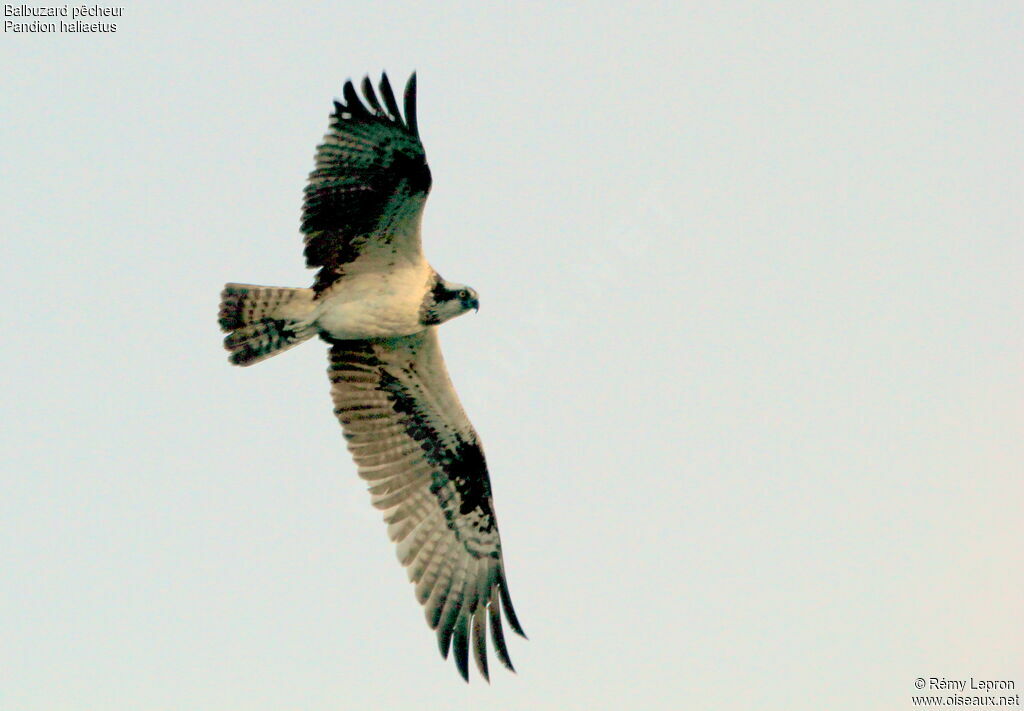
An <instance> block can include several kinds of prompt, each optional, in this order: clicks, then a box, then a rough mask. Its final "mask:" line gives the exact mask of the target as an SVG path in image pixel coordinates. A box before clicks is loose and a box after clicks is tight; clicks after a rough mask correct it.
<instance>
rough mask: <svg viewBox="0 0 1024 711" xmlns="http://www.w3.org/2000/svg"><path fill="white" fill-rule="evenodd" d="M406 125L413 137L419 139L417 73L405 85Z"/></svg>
mask: <svg viewBox="0 0 1024 711" xmlns="http://www.w3.org/2000/svg"><path fill="white" fill-rule="evenodd" d="M405 125H406V126H407V127H408V128H409V132H410V133H412V135H414V136H416V137H417V138H418V137H419V135H420V129H419V125H418V124H417V122H416V72H413V73H412V76H410V77H409V82H408V83H407V84H406V85H405Z"/></svg>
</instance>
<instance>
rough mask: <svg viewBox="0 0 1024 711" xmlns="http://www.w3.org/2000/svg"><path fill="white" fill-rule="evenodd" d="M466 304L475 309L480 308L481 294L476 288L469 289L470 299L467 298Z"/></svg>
mask: <svg viewBox="0 0 1024 711" xmlns="http://www.w3.org/2000/svg"><path fill="white" fill-rule="evenodd" d="M466 306H467V307H468V306H472V307H473V311H479V310H480V296H479V294H477V293H476V290H475V289H470V290H469V299H467V300H466Z"/></svg>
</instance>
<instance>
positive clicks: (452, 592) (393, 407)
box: [328, 328, 523, 678]
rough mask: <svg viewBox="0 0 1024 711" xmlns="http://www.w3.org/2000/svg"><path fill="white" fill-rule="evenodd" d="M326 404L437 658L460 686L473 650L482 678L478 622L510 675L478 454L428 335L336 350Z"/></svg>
mask: <svg viewBox="0 0 1024 711" xmlns="http://www.w3.org/2000/svg"><path fill="white" fill-rule="evenodd" d="M328 374H329V375H330V378H331V395H332V397H333V400H334V408H335V409H334V411H335V414H337V416H338V419H339V420H340V421H341V424H342V427H343V430H344V433H345V438H346V439H347V440H348V448H349V450H350V451H351V452H352V456H353V458H354V459H355V461H356V464H357V466H358V468H359V475H360V476H361V477H363V478H364V479H366V480H367V481H368V482H369V484H370V487H369V488H370V493H371V495H372V503H373V505H374V506H376V507H377V508H379V509H382V510H383V511H384V520H385V521H386V522H387V524H388V535H389V536H390V537H391V540H392V541H394V542H395V543H396V544H397V545H398V558H399V561H400V562H401V563H402V565H404V566H406V567H407V568H408V573H409V579H410V580H411V581H412V582H413V583H415V584H416V597H417V599H418V600H419V601H420V603H421V604H422V605H423V606H424V609H425V612H426V617H427V623H428V624H429V625H430V627H431V628H433V629H436V630H437V639H438V644H439V646H440V649H441V653H442V655H444V656H445V657H447V656H448V650H449V648H451V649H453V650H454V656H455V662H456V664H457V666H458V668H459V671H460V673H461V674H462V676H463V677H464V678H468V650H469V644H470V641H472V645H473V655H474V658H475V659H476V663H477V667H478V668H479V670H480V673H481V674H482V675H483V676H484V678H487V676H488V672H487V653H486V623H487V621H488V619H489V622H490V628H491V637H492V642H493V646H494V651H495V653H496V654H497V655H498V658H499V659H500V660H501V662H502V663H503V664H504V665H505V666H506V667H508V668H509V669H512V662H511V661H510V659H509V655H508V650H507V648H506V646H505V640H504V635H503V632H502V623H501V613H500V609H501V608H503V609H504V611H505V618H506V619H507V620H508V623H509V624H510V625H511V626H512V629H513V630H514V631H515V632H517V633H518V634H521V635H522V634H523V631H522V627H521V626H520V624H519V622H518V620H517V619H516V614H515V611H514V610H513V608H512V602H511V600H510V598H509V593H508V586H507V584H506V582H505V573H504V566H503V563H502V556H501V541H500V539H499V536H498V526H497V521H496V520H495V516H494V509H493V502H492V498H491V488H490V480H489V478H488V475H487V465H486V463H485V461H484V455H483V450H482V449H481V448H480V443H479V441H478V439H477V436H476V432H475V431H474V430H473V427H472V425H471V424H470V423H469V420H468V419H467V418H466V415H465V412H464V411H463V409H462V405H461V404H460V403H459V399H458V396H457V395H456V394H455V390H454V388H453V387H452V384H451V380H450V379H449V377H448V372H447V370H446V369H445V366H444V360H443V358H442V356H441V349H440V346H439V344H438V339H437V333H436V329H435V328H430V329H427V330H425V331H422V332H420V333H418V334H414V335H412V336H406V337H402V338H393V339H386V340H375V341H337V342H335V343H333V345H332V348H331V351H330V367H329V368H328Z"/></svg>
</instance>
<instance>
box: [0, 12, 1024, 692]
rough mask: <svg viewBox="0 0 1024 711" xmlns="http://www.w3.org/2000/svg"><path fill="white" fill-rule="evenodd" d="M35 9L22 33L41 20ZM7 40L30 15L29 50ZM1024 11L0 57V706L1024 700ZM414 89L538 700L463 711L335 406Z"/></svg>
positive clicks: (364, 21)
mask: <svg viewBox="0 0 1024 711" xmlns="http://www.w3.org/2000/svg"><path fill="white" fill-rule="evenodd" d="M33 6H34V7H35V6H36V5H33ZM8 19H9V18H8ZM1022 21H1024V9H1022V5H1021V4H1020V3H1018V2H974V3H963V2H944V1H935V2H928V3H919V2H892V1H891V0H888V1H886V2H862V3H821V2H801V3H796V2H786V3H771V4H766V3H754V2H746V3H738V2H737V3H733V2H714V3H669V2H664V3H655V2H635V3H628V4H627V3H598V2H594V3H589V4H587V5H577V6H574V7H572V8H569V7H568V6H566V5H564V4H561V3H559V4H555V3H546V4H545V3H515V4H512V3H471V2H464V3H425V2H359V3H355V2H335V3H316V2H295V3H287V4H282V3H270V2H248V3H234V4H228V3H216V2H202V3H200V2H173V3H156V2H137V3H135V2H133V3H130V4H128V5H126V6H125V9H124V13H123V16H122V17H120V18H117V32H116V33H113V34H92V35H84V34H82V35H71V34H59V33H55V34H48V35H40V34H35V35H26V34H17V35H16V34H13V33H5V34H4V36H3V37H2V41H0V60H2V63H3V67H4V72H3V79H2V93H0V114H2V115H3V117H4V125H3V130H2V131H0V156H2V159H0V171H2V174H3V186H4V189H3V191H2V193H0V201H2V204H0V206H2V211H0V215H2V220H3V222H2V234H3V238H4V239H3V256H2V259H0V271H2V279H0V283H2V285H3V286H2V288H3V293H4V299H5V303H6V304H7V307H6V309H5V315H4V318H3V324H4V329H5V331H6V332H7V334H8V336H7V339H6V347H4V348H3V349H0V365H2V372H3V373H4V376H5V377H4V390H5V393H4V397H3V410H4V412H3V417H4V419H3V423H4V426H3V431H2V432H0V443H2V450H3V451H2V461H3V473H2V480H0V484H2V488H3V496H2V497H0V550H2V553H3V573H2V575H0V616H2V628H3V633H2V635H0V708H2V709H11V710H13V711H83V710H84V711H93V710H96V711H107V710H110V711H165V710H166V711H183V710H186V709H187V710H189V711H223V710H224V709H231V710H242V711H249V710H252V711H278V710H280V709H303V710H310V711H327V710H334V709H428V710H433V709H439V710H443V709H469V708H493V709H501V710H517V709H523V710H526V709H529V710H531V711H534V710H538V711H543V710H547V709H551V710H559V711H561V710H565V709H568V710H575V709H580V710H591V709H610V710H612V709H614V710H617V709H632V708H637V709H639V708H643V709H682V708H684V709H688V710H692V709H697V710H702V709H708V710H711V709H714V710H715V711H719V710H723V709H724V710H726V711H730V710H733V709H737V710H741V709H759V710H760V709H780V710H783V709H784V710H786V711H793V710H796V711H802V710H804V709H806V710H818V709H824V708H828V709H832V710H838V711H847V710H849V711H854V710H857V711H863V710H864V709H886V710H888V709H894V710H900V709H911V708H914V707H913V706H912V702H911V696H912V695H914V694H917V693H919V692H917V691H916V690H915V688H914V681H915V679H916V678H918V677H925V678H927V677H945V678H950V679H970V678H971V677H974V678H976V679H996V680H1013V681H1014V682H1015V683H1016V686H1017V692H1018V693H1019V692H1021V691H1022V690H1024V635H1022V631H1024V614H1022V606H1021V601H1022V600H1024V568H1022V566H1021V555H1020V550H1021V547H1022V538H1024V523H1022V515H1021V511H1022V503H1024V484H1022V474H1024V444H1022V443H1024V437H1022V436H1021V430H1022V427H1024V378H1022V364H1024V359H1022V353H1024V338H1022V326H1021V324H1022V323H1024V293H1022V289H1021V282H1022V275H1024V272H1022V268H1024V246H1022V245H1024V243H1022V226H1024V220H1022V217H1024V207H1022V206H1024V190H1022V188H1024V184H1022V182H1024V181H1022V178H1021V175H1022V163H1024V160H1022V159H1024V155H1022V153H1024V151H1022V149H1024V140H1022V136H1024V131H1022V128H1024V125H1022V124H1024V121H1022V117H1024V94H1022V92H1021V90H1020V79H1021V76H1022V74H1024V29H1022V27H1024V25H1022ZM382 69H386V70H387V71H388V72H389V74H390V75H391V77H392V80H393V81H394V83H396V84H404V81H405V79H406V78H407V76H408V74H409V73H410V72H411V71H412V70H414V69H415V70H417V72H418V77H419V112H418V113H419V124H420V132H421V135H422V137H423V141H424V144H425V146H426V150H427V156H428V159H429V161H430V166H431V170H432V172H433V176H434V187H433V192H432V194H431V197H430V200H429V202H428V203H427V210H426V216H425V221H424V246H425V250H426V253H427V257H428V259H429V260H430V261H431V262H432V263H433V264H434V266H435V267H437V269H438V270H439V271H440V272H441V273H442V274H443V275H444V276H445V277H446V278H448V279H451V280H453V281H457V282H464V283H467V284H470V285H472V286H473V287H475V288H476V289H477V290H478V291H479V293H480V298H481V310H480V312H479V314H469V315H467V316H464V317H462V318H459V319H457V320H455V321H453V322H451V323H449V324H447V325H445V326H443V328H442V330H441V338H442V341H443V343H444V348H445V356H446V358H447V361H448V365H449V369H450V371H451V375H452V378H453V380H454V382H455V385H456V387H457V389H458V391H459V394H460V397H461V398H462V401H463V403H464V405H465V407H466V410H467V412H468V413H469V415H470V417H471V418H472V420H473V422H474V424H475V426H476V428H477V430H478V431H479V433H480V436H481V438H482V440H483V443H484V446H485V448H486V452H487V456H488V461H489V465H490V469H491V478H492V485H493V489H494V495H495V502H496V510H497V512H498V516H499V522H500V525H501V532H502V539H503V545H504V550H505V560H506V565H507V569H508V577H509V584H510V589H511V593H512V597H513V600H514V601H515V604H516V609H517V612H518V613H519V617H520V619H521V621H522V623H523V625H524V627H525V629H526V631H527V633H528V634H529V635H530V639H529V641H525V640H522V639H520V638H518V637H515V636H510V639H509V645H510V651H511V654H512V659H513V661H514V662H515V663H516V666H517V669H518V672H519V673H518V674H516V675H512V674H510V673H508V672H506V671H504V670H503V669H502V668H500V667H499V666H498V665H496V664H495V663H494V659H493V656H492V682H491V684H490V685H487V684H485V683H483V682H482V680H481V679H480V678H479V677H478V676H477V675H476V673H475V669H471V673H472V674H473V676H472V683H471V684H470V685H468V686H467V685H466V684H464V683H463V682H462V681H461V679H460V678H459V677H458V674H457V672H456V670H455V666H454V664H453V663H452V662H451V661H450V660H449V661H443V660H442V659H441V658H440V656H439V655H438V653H437V649H436V643H435V640H434V635H433V633H432V632H431V631H430V630H429V629H428V628H427V626H426V624H425V623H424V621H423V613H422V611H421V608H420V607H419V605H418V604H417V603H416V601H415V599H414V596H413V589H412V587H411V586H410V585H409V584H408V583H407V582H406V575H405V571H404V570H402V568H401V567H400V566H399V565H398V563H397V562H396V560H395V554H394V550H393V546H392V544H391V543H390V542H389V541H388V540H387V536H386V532H385V526H384V524H383V523H382V522H381V520H380V518H381V517H380V513H379V512H378V511H376V510H374V509H373V508H372V507H371V506H370V504H369V496H368V495H367V493H366V492H365V484H364V482H362V481H361V480H360V479H359V478H358V477H357V475H356V473H355V467H354V465H353V464H352V462H351V459H350V457H349V456H348V453H347V452H346V450H345V446H344V442H343V439H342V437H341V433H340V428H339V426H338V423H337V421H336V420H335V419H334V417H333V416H332V414H331V402H330V397H329V393H328V381H327V378H326V375H325V369H326V356H325V351H326V348H325V347H324V345H323V344H322V343H319V342H317V341H314V342H310V343H308V344H305V345H303V346H302V347H301V348H298V349H296V350H294V351H290V352H288V353H285V354H283V355H281V356H280V357H277V358H274V359H272V360H270V361H267V362H265V363H261V364H259V365H257V366H255V367H252V368H247V369H241V368H233V367H231V366H229V365H228V363H227V361H226V354H225V353H224V351H223V349H222V347H221V338H222V335H221V334H220V332H219V330H218V328H217V323H216V315H217V304H218V293H219V291H220V289H221V287H222V285H223V283H224V282H226V281H242V282H252V283H265V284H271V285H288V286H308V285H309V284H310V282H311V279H312V272H309V271H307V270H306V269H304V266H303V260H302V243H301V235H300V234H299V231H298V227H299V212H300V206H301V197H302V188H303V185H304V183H305V178H306V175H307V173H308V172H309V171H310V170H311V168H312V165H313V153H314V150H315V146H316V144H317V143H318V142H319V140H320V138H321V137H322V135H323V133H324V132H325V130H326V128H327V117H328V115H329V113H330V111H331V100H332V99H333V98H334V97H336V96H339V95H340V93H341V89H342V85H343V83H344V81H345V80H346V79H348V78H353V79H360V78H361V77H362V76H363V75H364V74H366V73H370V74H372V75H374V76H376V75H378V74H379V72H380V71H381V70H382Z"/></svg>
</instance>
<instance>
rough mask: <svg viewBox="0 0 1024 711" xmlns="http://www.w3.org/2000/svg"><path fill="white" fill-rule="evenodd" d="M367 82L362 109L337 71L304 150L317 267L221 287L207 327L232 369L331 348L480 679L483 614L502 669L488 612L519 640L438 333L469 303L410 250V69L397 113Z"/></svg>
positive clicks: (405, 529)
mask: <svg viewBox="0 0 1024 711" xmlns="http://www.w3.org/2000/svg"><path fill="white" fill-rule="evenodd" d="M379 86H380V98H379V99H378V97H377V94H376V93H375V92H374V90H373V86H372V85H371V84H370V80H369V77H367V78H365V79H364V80H363V83H362V90H363V96H364V97H365V99H366V104H364V103H363V102H362V101H361V100H360V99H359V96H358V95H357V93H356V90H355V88H354V87H353V85H352V82H351V81H347V82H346V83H345V87H344V90H343V97H344V101H343V102H338V101H335V102H334V113H333V114H332V115H331V122H330V131H329V132H328V133H327V135H326V136H325V137H324V141H323V143H322V144H321V145H320V146H318V147H317V154H316V168H315V169H314V170H313V172H312V173H310V175H309V184H308V185H307V186H306V189H305V203H304V206H303V212H302V232H303V234H304V236H305V256H306V265H307V266H308V267H313V268H319V271H318V272H317V274H316V279H315V281H314V283H313V286H312V288H309V289H301V288H299V289H294V288H283V287H267V286H256V285H252V284H227V285H226V286H225V288H224V291H223V293H222V294H221V303H220V325H221V328H222V329H223V330H224V331H225V332H227V333H228V336H227V337H226V338H225V339H224V346H225V347H226V348H227V349H228V350H229V351H230V356H229V360H230V361H231V362H232V363H234V364H235V365H252V364H253V363H258V362H260V361H262V360H265V359H266V358H269V357H271V356H274V355H277V354H278V353H281V352H282V351H284V350H287V349H289V348H292V347H294V346H297V345H298V344H300V343H302V342H304V341H306V340H308V339H310V338H312V337H313V336H319V337H320V338H322V339H323V340H324V341H326V342H327V343H328V344H330V354H329V366H328V369H327V373H328V375H329V377H330V380H331V397H332V398H333V400H334V413H335V414H336V415H337V416H338V419H339V420H340V421H341V426H342V430H343V433H344V436H345V438H346V439H347V440H348V449H349V451H350V452H351V453H352V456H353V458H354V459H355V463H356V465H357V467H358V469H359V475H360V476H361V477H362V478H364V479H366V480H367V481H368V482H369V490H370V494H371V497H372V498H371V501H372V503H373V505H374V506H376V507H377V508H378V509H381V510H383V511H384V520H385V521H386V522H387V524H388V535H389V536H390V538H391V540H392V541H394V542H395V543H396V544H397V546H398V559H399V561H400V562H401V563H402V565H404V566H406V568H407V569H408V575H409V580H410V581H411V582H413V583H415V585H416V598H417V599H418V600H419V602H420V604H422V605H423V606H424V610H425V612H426V618H427V623H428V624H429V625H430V627H431V628H432V629H435V630H437V640H438V645H439V647H440V650H441V654H442V655H443V656H444V657H445V658H447V656H448V653H449V649H452V650H454V657H455V663H456V665H457V666H458V669H459V672H460V673H461V675H462V677H463V678H464V679H466V680H467V681H468V679H469V672H468V654H469V645H470V642H472V646H473V657H474V659H475V660H476V664H477V667H478V668H479V670H480V673H481V674H482V675H483V677H484V678H485V679H487V678H488V672H487V651H486V638H487V629H486V628H487V622H488V621H489V622H490V628H491V639H492V644H493V647H494V651H495V653H496V654H497V656H498V659H499V660H501V662H502V663H503V664H504V665H505V666H506V667H508V668H509V669H512V670H513V671H514V669H513V667H512V662H511V660H510V659H509V655H508V650H507V647H506V645H505V638H504V634H503V632H502V622H501V612H500V611H501V610H504V615H505V618H506V619H507V620H508V623H509V625H511V627H512V629H513V630H514V631H515V632H516V633H518V634H520V635H522V636H523V637H525V636H526V635H525V634H523V629H522V626H521V625H520V624H519V621H518V620H517V619H516V614H515V610H513V608H512V601H511V599H510V597H509V592H508V584H507V582H506V580H505V569H504V563H503V561H502V554H501V540H500V538H499V536H498V526H497V521H496V520H495V516H494V503H493V500H492V498H491V487H490V481H489V479H488V476H487V465H486V463H485V461H484V454H483V450H482V449H481V447H480V441H479V439H478V437H477V434H476V431H475V430H474V429H473V426H472V425H471V424H470V422H469V419H468V418H467V417H466V413H465V412H464V411H463V409H462V405H461V404H460V403H459V398H458V396H457V395H456V394H455V390H454V388H453V387H452V383H451V380H450V379H449V377H448V372H447V370H446V369H445V365H444V359H443V358H442V356H441V348H440V345H439V343H438V337H437V327H438V326H439V325H440V324H442V323H444V322H445V321H448V320H450V319H453V318H455V317H456V316H460V315H462V314H464V313H466V312H467V311H469V310H470V309H474V310H475V309H478V308H479V301H478V297H477V293H476V292H475V291H474V290H473V289H471V288H470V287H468V286H465V285H463V284H455V283H452V282H450V281H447V280H446V279H444V278H442V277H441V275H440V274H438V273H437V271H435V270H434V268H433V267H431V266H430V264H428V263H427V261H426V259H425V258H424V257H423V251H422V248H421V244H420V224H421V222H422V218H423V205H424V203H425V202H426V199H427V193H428V192H430V185H431V178H430V169H429V168H428V167H427V159H426V155H425V153H424V151H423V144H422V143H421V142H420V138H419V130H418V128H417V125H416V75H415V74H413V75H412V76H411V77H410V78H409V82H408V84H407V85H406V88H405V97H404V104H405V115H404V116H403V115H402V112H401V111H399V107H398V102H397V101H396V100H395V95H394V92H393V91H392V90H391V84H390V83H389V82H388V78H387V75H386V74H384V75H382V77H381V81H380V85H379Z"/></svg>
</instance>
